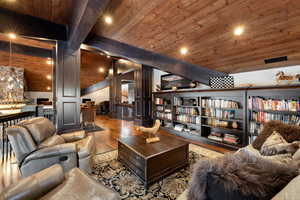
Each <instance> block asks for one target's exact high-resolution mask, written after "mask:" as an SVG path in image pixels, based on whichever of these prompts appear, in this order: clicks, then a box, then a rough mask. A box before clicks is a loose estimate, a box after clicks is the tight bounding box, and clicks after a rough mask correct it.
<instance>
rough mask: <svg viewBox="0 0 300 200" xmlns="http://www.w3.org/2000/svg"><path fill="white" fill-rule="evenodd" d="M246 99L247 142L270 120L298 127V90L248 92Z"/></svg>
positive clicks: (299, 108)
mask: <svg viewBox="0 0 300 200" xmlns="http://www.w3.org/2000/svg"><path fill="white" fill-rule="evenodd" d="M247 98H248V99H247V102H248V136H249V142H252V141H253V140H254V139H255V138H256V137H257V136H258V135H259V134H260V133H261V131H262V129H263V127H264V124H265V123H266V122H269V121H271V120H278V121H282V122H283V123H286V124H293V125H300V92H299V90H293V89H285V90H261V91H249V92H248V97H247Z"/></svg>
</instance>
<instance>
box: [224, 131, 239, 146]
mask: <svg viewBox="0 0 300 200" xmlns="http://www.w3.org/2000/svg"><path fill="white" fill-rule="evenodd" d="M223 142H226V143H228V144H234V145H237V144H238V143H239V138H238V137H237V136H235V135H231V134H224V138H223Z"/></svg>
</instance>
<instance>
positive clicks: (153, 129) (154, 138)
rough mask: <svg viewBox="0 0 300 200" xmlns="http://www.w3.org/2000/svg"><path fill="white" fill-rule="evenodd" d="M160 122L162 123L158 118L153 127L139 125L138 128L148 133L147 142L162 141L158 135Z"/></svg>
mask: <svg viewBox="0 0 300 200" xmlns="http://www.w3.org/2000/svg"><path fill="white" fill-rule="evenodd" d="M160 124H161V123H160V121H159V120H158V119H157V120H155V124H154V126H153V127H151V128H147V127H143V126H140V127H137V128H136V130H137V131H142V132H144V133H147V134H148V137H147V138H146V142H147V143H153V142H158V141H160V139H159V137H157V136H156V133H157V131H158V130H159V127H160Z"/></svg>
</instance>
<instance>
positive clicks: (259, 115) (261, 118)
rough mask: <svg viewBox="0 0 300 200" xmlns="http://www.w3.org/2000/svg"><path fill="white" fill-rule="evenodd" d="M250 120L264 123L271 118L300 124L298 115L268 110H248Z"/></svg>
mask: <svg viewBox="0 0 300 200" xmlns="http://www.w3.org/2000/svg"><path fill="white" fill-rule="evenodd" d="M249 115H250V116H249V118H250V121H255V122H260V123H265V122H269V121H272V120H279V121H282V122H284V123H287V124H295V125H299V124H300V115H282V114H277V113H268V112H250V114H249Z"/></svg>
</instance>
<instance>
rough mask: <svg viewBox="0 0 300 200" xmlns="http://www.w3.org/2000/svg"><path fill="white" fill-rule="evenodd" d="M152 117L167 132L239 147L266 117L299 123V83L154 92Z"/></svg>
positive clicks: (252, 136) (247, 141)
mask: <svg viewBox="0 0 300 200" xmlns="http://www.w3.org/2000/svg"><path fill="white" fill-rule="evenodd" d="M157 98H158V99H157ZM153 117H154V118H156V119H160V120H161V121H162V129H165V130H167V131H168V132H170V133H173V134H176V135H178V136H182V137H185V138H188V139H192V140H197V141H201V142H204V143H208V144H214V145H217V146H222V147H225V148H229V149H238V148H240V147H243V146H246V145H248V144H249V143H251V142H252V141H253V140H254V139H255V136H257V135H258V134H259V133H260V132H261V130H262V128H263V124H264V123H265V122H267V121H270V120H280V121H283V122H285V123H289V124H296V125H299V124H300V87H291V88H282V87H272V88H246V89H225V90H203V91H201V90H198V91H183V92H181V91H175V92H157V93H154V106H153Z"/></svg>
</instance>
